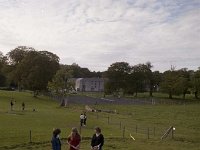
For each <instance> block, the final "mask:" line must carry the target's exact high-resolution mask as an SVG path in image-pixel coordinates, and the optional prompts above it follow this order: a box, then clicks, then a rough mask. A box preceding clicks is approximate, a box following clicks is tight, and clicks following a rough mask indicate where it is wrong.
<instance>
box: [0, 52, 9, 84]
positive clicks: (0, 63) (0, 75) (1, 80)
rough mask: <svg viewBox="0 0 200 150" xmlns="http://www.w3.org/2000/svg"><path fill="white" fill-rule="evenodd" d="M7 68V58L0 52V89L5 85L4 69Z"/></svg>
mask: <svg viewBox="0 0 200 150" xmlns="http://www.w3.org/2000/svg"><path fill="white" fill-rule="evenodd" d="M6 66H7V58H6V57H5V56H4V55H3V53H2V52H0V87H2V86H5V85H6V75H5V72H4V68H5V67H6Z"/></svg>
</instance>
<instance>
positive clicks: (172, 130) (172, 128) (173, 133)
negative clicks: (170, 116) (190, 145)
mask: <svg viewBox="0 0 200 150" xmlns="http://www.w3.org/2000/svg"><path fill="white" fill-rule="evenodd" d="M174 129H175V128H174V127H173V126H172V139H174Z"/></svg>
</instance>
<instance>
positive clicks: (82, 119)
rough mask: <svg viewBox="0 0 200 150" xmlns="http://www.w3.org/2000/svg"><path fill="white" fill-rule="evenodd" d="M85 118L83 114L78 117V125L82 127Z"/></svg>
mask: <svg viewBox="0 0 200 150" xmlns="http://www.w3.org/2000/svg"><path fill="white" fill-rule="evenodd" d="M84 118H85V116H84V115H83V114H81V115H80V125H81V126H83V123H84Z"/></svg>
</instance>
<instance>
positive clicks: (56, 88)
mask: <svg viewBox="0 0 200 150" xmlns="http://www.w3.org/2000/svg"><path fill="white" fill-rule="evenodd" d="M71 78H72V71H71V70H70V71H68V70H67V69H66V68H64V67H63V68H61V69H60V70H58V71H57V72H56V74H55V75H54V77H53V79H52V81H51V82H49V83H48V89H49V90H50V91H51V92H53V93H57V94H60V95H61V94H62V95H65V94H66V93H68V92H69V91H70V90H74V85H73V82H72V81H70V79H71Z"/></svg>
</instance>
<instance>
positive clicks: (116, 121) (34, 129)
mask: <svg viewBox="0 0 200 150" xmlns="http://www.w3.org/2000/svg"><path fill="white" fill-rule="evenodd" d="M12 97H13V98H14V100H16V103H15V105H14V110H13V111H11V110H10V100H11V98H12ZM23 101H24V102H25V104H26V109H25V111H22V110H21V103H22V102H23ZM91 107H95V108H97V109H102V110H116V112H117V114H109V113H103V112H101V113H94V112H93V113H92V112H90V113H89V112H88V113H87V116H88V122H87V126H86V127H83V128H82V129H81V135H82V137H83V139H82V143H81V149H82V150H89V147H90V137H91V136H92V134H93V129H94V127H95V126H100V127H101V128H102V132H103V134H104V136H105V145H104V150H114V149H117V150H134V149H137V150H151V149H153V150H199V149H200V117H199V116H200V104H199V103H198V102H196V103H194V104H188V105H144V106H142V105H94V106H91ZM34 108H35V109H36V111H35V112H34V111H33V109H34ZM83 111H84V105H74V104H69V106H68V107H67V108H61V107H59V103H58V102H56V101H54V100H52V99H49V98H48V97H45V96H39V97H38V98H33V96H32V94H31V93H28V92H26V93H25V92H13V91H12V92H8V91H0V150H4V149H5V150H6V149H7V150H11V149H13V150H27V149H32V150H36V149H37V150H49V149H51V145H50V139H51V136H52V130H53V128H55V127H58V128H61V130H62V133H61V138H62V139H63V140H62V141H63V145H62V148H63V149H67V145H66V140H65V139H66V137H67V136H68V135H69V133H70V130H71V128H72V127H74V126H75V127H78V128H79V116H80V113H82V112H83ZM170 126H174V127H175V128H176V130H175V134H174V139H172V138H171V136H169V137H168V138H167V139H165V140H160V137H161V136H162V135H163V134H164V132H165V131H166V130H167V128H169V127H170ZM124 127H125V128H124ZM148 128H149V139H148V134H147V133H148V132H147V131H148ZM30 130H31V133H32V135H31V137H32V139H31V140H32V143H29V141H30V137H29V136H30ZM136 130H137V133H136ZM123 133H124V137H123ZM130 134H131V135H132V136H133V137H134V138H135V139H136V140H135V141H134V140H132V139H131V138H130Z"/></svg>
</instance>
